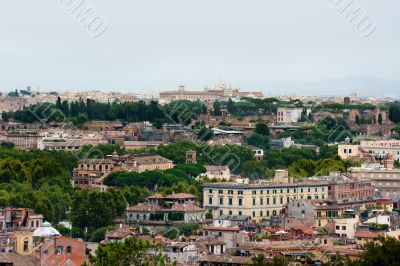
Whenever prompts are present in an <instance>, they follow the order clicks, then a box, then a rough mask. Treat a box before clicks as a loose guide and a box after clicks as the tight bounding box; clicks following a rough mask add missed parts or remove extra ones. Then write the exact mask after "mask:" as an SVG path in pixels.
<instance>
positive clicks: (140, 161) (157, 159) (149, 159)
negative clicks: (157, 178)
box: [135, 155, 172, 165]
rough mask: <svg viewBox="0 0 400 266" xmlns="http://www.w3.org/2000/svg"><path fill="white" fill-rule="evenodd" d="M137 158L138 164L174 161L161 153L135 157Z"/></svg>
mask: <svg viewBox="0 0 400 266" xmlns="http://www.w3.org/2000/svg"><path fill="white" fill-rule="evenodd" d="M135 160H136V162H137V164H138V165H141V164H155V163H172V161H171V160H169V159H167V158H164V157H162V156H160V155H152V156H143V157H135Z"/></svg>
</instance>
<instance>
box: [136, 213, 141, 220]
mask: <svg viewBox="0 0 400 266" xmlns="http://www.w3.org/2000/svg"><path fill="white" fill-rule="evenodd" d="M139 219H140V215H139V213H137V214H136V220H137V221H139Z"/></svg>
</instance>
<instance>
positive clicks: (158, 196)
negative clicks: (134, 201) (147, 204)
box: [147, 193, 164, 199]
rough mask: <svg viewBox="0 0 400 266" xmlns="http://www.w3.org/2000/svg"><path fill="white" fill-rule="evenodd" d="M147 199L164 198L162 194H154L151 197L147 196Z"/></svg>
mask: <svg viewBox="0 0 400 266" xmlns="http://www.w3.org/2000/svg"><path fill="white" fill-rule="evenodd" d="M147 198H148V199H163V198H164V195H163V194H161V193H156V194H153V195H151V196H149V197H147Z"/></svg>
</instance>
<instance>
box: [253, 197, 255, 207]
mask: <svg viewBox="0 0 400 266" xmlns="http://www.w3.org/2000/svg"><path fill="white" fill-rule="evenodd" d="M255 205H256V199H255V198H253V206H255Z"/></svg>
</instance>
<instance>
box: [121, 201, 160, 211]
mask: <svg viewBox="0 0 400 266" xmlns="http://www.w3.org/2000/svg"><path fill="white" fill-rule="evenodd" d="M159 209H160V207H158V206H155V205H150V204H148V203H139V204H138V205H135V206H130V207H128V208H127V211H137V212H151V211H156V210H159Z"/></svg>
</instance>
